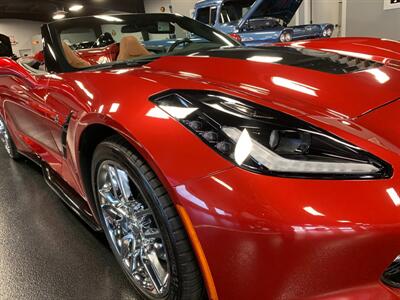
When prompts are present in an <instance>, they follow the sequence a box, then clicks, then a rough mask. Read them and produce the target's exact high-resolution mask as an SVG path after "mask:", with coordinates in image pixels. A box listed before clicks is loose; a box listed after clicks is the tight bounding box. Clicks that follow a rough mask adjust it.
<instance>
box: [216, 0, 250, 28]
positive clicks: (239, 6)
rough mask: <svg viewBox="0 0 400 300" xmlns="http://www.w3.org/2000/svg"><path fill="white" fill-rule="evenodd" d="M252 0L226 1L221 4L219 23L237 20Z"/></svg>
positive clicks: (247, 8) (248, 7) (244, 12)
mask: <svg viewBox="0 0 400 300" xmlns="http://www.w3.org/2000/svg"><path fill="white" fill-rule="evenodd" d="M253 2H254V0H253V1H248V0H243V1H227V2H224V3H223V4H222V7H221V13H220V20H219V21H220V23H221V24H224V23H231V22H236V21H239V20H240V19H241V18H242V17H243V16H244V15H245V14H246V13H247V12H248V10H249V9H250V6H251V5H252V4H253Z"/></svg>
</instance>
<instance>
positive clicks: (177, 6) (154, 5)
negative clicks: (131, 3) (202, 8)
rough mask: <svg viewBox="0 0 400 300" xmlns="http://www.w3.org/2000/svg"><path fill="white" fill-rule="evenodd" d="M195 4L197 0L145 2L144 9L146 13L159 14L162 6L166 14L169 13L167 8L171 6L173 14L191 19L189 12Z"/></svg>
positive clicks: (154, 0) (152, 0) (149, 0)
mask: <svg viewBox="0 0 400 300" xmlns="http://www.w3.org/2000/svg"><path fill="white" fill-rule="evenodd" d="M196 2H197V0H146V1H144V9H145V12H147V13H159V12H160V8H161V6H164V7H165V9H166V12H169V6H170V5H172V10H173V12H174V13H178V14H181V15H184V16H188V17H191V15H190V12H191V11H192V10H193V8H194V4H195V3H196Z"/></svg>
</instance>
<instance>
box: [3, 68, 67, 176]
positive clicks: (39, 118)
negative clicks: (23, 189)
mask: <svg viewBox="0 0 400 300" xmlns="http://www.w3.org/2000/svg"><path fill="white" fill-rule="evenodd" d="M24 76H25V77H22V76H6V77H3V78H1V79H0V82H1V83H3V84H4V85H6V86H7V87H8V92H7V93H6V95H5V96H3V97H4V99H3V106H4V115H5V117H6V118H7V123H8V124H10V125H11V126H10V125H9V126H10V127H11V130H12V131H13V132H14V137H15V138H16V140H17V142H18V143H19V144H22V146H23V149H22V151H23V152H25V154H27V155H29V156H33V157H34V158H40V159H41V160H44V161H46V162H47V163H48V164H49V165H51V166H52V168H53V169H54V170H55V171H58V172H60V171H61V168H62V160H63V154H64V151H65V150H64V149H63V125H64V124H65V123H66V122H67V120H68V117H69V114H70V108H69V107H68V105H66V103H65V102H62V101H60V100H59V97H55V96H54V95H53V94H54V93H53V92H52V91H51V89H49V82H50V80H51V76H52V75H51V74H33V73H31V72H27V73H25V74H24ZM3 95H4V94H3Z"/></svg>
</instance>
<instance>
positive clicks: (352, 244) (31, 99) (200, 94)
mask: <svg viewBox="0 0 400 300" xmlns="http://www.w3.org/2000/svg"><path fill="white" fill-rule="evenodd" d="M42 34H43V39H44V58H45V69H44V70H38V69H34V68H32V67H30V66H28V65H26V64H24V63H23V62H20V63H18V62H16V61H14V60H12V59H9V58H1V59H0V74H1V76H0V104H1V105H0V115H1V121H0V132H1V137H2V140H3V142H4V144H5V147H6V149H7V151H8V153H9V155H10V156H11V158H13V159H17V158H18V157H19V156H20V155H23V156H26V157H28V158H30V159H32V160H33V161H35V162H37V163H38V164H39V165H40V166H42V168H43V173H44V178H45V180H46V181H47V183H48V184H49V185H50V186H51V187H52V189H53V190H54V191H55V192H56V193H57V194H58V195H59V196H60V197H61V198H62V199H63V200H64V201H65V202H66V203H67V204H68V205H69V206H70V207H71V209H72V210H73V211H75V212H76V213H77V214H78V215H79V216H80V217H82V219H83V220H85V221H86V222H87V223H88V224H89V225H90V226H91V227H92V228H93V229H95V230H103V231H104V233H105V235H106V236H107V239H108V241H109V244H110V246H111V249H112V251H113V253H114V255H115V256H116V258H117V261H118V263H119V264H120V265H121V268H122V269H123V271H124V272H125V273H126V275H127V277H128V278H129V280H130V281H131V283H132V284H133V287H134V288H135V289H136V291H137V293H138V294H139V295H141V296H143V297H145V298H148V299H202V298H204V297H207V295H208V298H209V299H228V300H232V299H314V300H316V299H320V300H322V299H398V298H399V297H400V290H399V289H398V288H399V287H400V260H399V259H397V257H398V255H399V254H400V238H399V236H400V195H399V193H400V181H399V175H398V174H397V170H398V169H399V168H400V156H399V155H400V126H399V123H398V121H399V120H398V119H399V117H400V101H399V97H400V84H399V83H400V43H398V42H396V41H390V40H384V39H372V38H340V39H330V40H325V39H324V40H314V41H307V42H294V43H289V44H277V45H273V46H268V47H259V48H243V47H242V46H241V45H240V44H239V43H238V42H236V41H235V40H233V39H232V38H230V37H229V36H226V35H224V34H223V33H220V32H218V31H216V30H214V29H212V28H210V27H208V26H206V25H203V24H200V23H198V22H196V21H194V20H191V19H189V18H186V17H182V16H179V15H173V14H130V15H128V14H127V15H100V16H93V17H85V18H77V19H68V20H63V21H57V22H54V23H50V24H46V25H44V26H43V28H42Z"/></svg>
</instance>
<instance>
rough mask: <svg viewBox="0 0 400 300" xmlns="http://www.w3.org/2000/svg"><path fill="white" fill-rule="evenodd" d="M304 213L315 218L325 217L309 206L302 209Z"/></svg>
mask: <svg viewBox="0 0 400 300" xmlns="http://www.w3.org/2000/svg"><path fill="white" fill-rule="evenodd" d="M303 209H304V211H306V212H308V213H309V214H310V215H313V216H317V217H324V216H325V215H324V214H323V213H321V212H319V211H317V210H316V209H314V208H313V207H311V206H306V207H303Z"/></svg>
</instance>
